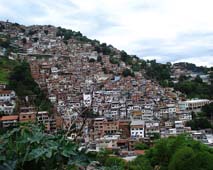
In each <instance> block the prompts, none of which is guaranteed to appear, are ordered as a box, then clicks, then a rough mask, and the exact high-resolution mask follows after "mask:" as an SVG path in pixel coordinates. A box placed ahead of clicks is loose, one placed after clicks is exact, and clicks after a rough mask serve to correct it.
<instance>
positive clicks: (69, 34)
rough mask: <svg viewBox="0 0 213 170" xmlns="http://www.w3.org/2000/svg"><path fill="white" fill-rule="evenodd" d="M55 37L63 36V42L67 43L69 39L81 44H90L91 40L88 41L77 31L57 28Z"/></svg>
mask: <svg viewBox="0 0 213 170" xmlns="http://www.w3.org/2000/svg"><path fill="white" fill-rule="evenodd" d="M56 36H63V37H64V40H65V41H67V40H69V39H71V38H75V39H77V40H79V41H82V42H91V41H92V40H90V39H88V38H87V37H86V36H83V35H82V34H81V33H80V32H79V31H78V32H76V31H73V30H69V29H65V28H61V27H58V30H57V33H56Z"/></svg>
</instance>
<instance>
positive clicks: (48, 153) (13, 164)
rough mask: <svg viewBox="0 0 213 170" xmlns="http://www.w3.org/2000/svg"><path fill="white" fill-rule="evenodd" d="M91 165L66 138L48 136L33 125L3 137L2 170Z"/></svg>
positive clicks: (0, 141)
mask: <svg viewBox="0 0 213 170" xmlns="http://www.w3.org/2000/svg"><path fill="white" fill-rule="evenodd" d="M14 141H15V142H14ZM88 163H89V158H88V157H86V155H84V153H83V152H80V151H78V147H77V145H76V144H74V143H72V142H70V141H69V140H68V139H67V138H66V137H65V136H63V135H60V134H55V135H47V134H45V133H44V130H43V129H42V128H40V127H38V126H36V125H34V124H29V125H27V126H26V125H20V126H18V127H17V128H14V129H12V130H11V131H8V132H7V133H4V134H3V135H1V136H0V169H4V170H29V169H31V170H38V169H43V170H48V169H55V170H62V169H64V170H65V169H70V170H71V169H78V167H82V166H85V165H87V164H88Z"/></svg>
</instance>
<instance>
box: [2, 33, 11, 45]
mask: <svg viewBox="0 0 213 170" xmlns="http://www.w3.org/2000/svg"><path fill="white" fill-rule="evenodd" d="M9 46H10V37H9V36H7V35H3V34H0V47H3V48H8V47H9Z"/></svg>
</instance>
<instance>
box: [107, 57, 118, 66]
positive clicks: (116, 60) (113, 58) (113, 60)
mask: <svg viewBox="0 0 213 170" xmlns="http://www.w3.org/2000/svg"><path fill="white" fill-rule="evenodd" d="M109 61H110V63H112V64H119V59H118V58H115V57H113V56H110V58H109Z"/></svg>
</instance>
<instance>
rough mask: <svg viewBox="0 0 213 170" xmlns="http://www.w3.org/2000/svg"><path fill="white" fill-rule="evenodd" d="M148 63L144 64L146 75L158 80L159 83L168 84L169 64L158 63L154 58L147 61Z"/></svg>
mask: <svg viewBox="0 0 213 170" xmlns="http://www.w3.org/2000/svg"><path fill="white" fill-rule="evenodd" d="M148 63H149V64H148V65H147V66H146V74H147V76H148V77H149V78H151V79H155V80H157V81H159V82H160V84H161V85H164V86H168V83H169V82H168V81H169V80H170V64H169V63H168V64H159V63H157V62H156V60H151V61H148ZM165 83H166V84H165Z"/></svg>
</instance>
